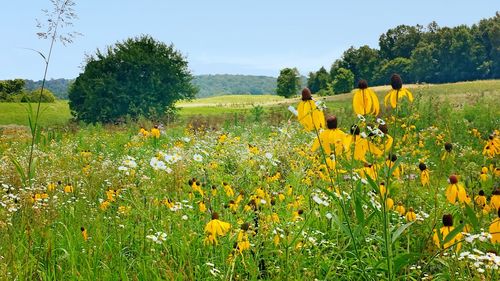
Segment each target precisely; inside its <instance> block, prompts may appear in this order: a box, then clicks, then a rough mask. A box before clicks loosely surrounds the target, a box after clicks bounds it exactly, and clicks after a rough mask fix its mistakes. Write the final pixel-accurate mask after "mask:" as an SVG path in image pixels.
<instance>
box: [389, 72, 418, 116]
mask: <svg viewBox="0 0 500 281" xmlns="http://www.w3.org/2000/svg"><path fill="white" fill-rule="evenodd" d="M391 86H392V90H390V91H389V92H388V93H387V95H385V98H384V104H385V106H386V107H387V106H388V105H389V102H390V105H391V107H392V108H396V106H397V105H398V101H399V100H401V99H402V98H403V97H407V98H408V100H409V101H410V102H413V95H412V93H411V92H410V91H409V90H408V89H406V88H403V81H402V80H401V76H399V75H398V74H393V75H392V77H391Z"/></svg>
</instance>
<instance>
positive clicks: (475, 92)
mask: <svg viewBox="0 0 500 281" xmlns="http://www.w3.org/2000/svg"><path fill="white" fill-rule="evenodd" d="M409 89H410V91H411V92H412V93H413V96H414V101H413V102H409V101H408V100H407V99H402V100H399V101H398V103H397V107H396V108H391V107H390V106H387V107H386V106H385V105H384V97H385V94H386V93H387V92H388V91H389V90H390V87H385V88H384V87H380V88H375V89H374V90H375V91H376V93H377V95H378V99H379V103H380V114H379V116H378V117H375V116H373V114H365V116H364V117H363V116H357V115H356V114H355V113H354V112H353V104H352V103H353V94H344V95H337V96H333V97H327V98H325V102H326V107H327V108H325V109H324V115H325V117H329V116H331V115H336V117H337V121H338V129H337V130H336V132H337V133H338V134H341V133H340V132H339V130H341V131H342V132H343V133H345V135H343V134H341V135H342V138H341V139H340V140H339V139H337V140H338V141H336V142H333V143H332V145H331V146H329V147H328V148H322V145H326V144H325V143H324V139H323V138H320V137H319V136H320V134H321V135H322V130H323V129H321V130H316V129H313V130H310V131H306V130H304V126H303V125H302V124H301V123H300V122H299V121H298V118H297V117H295V115H293V114H292V113H291V112H290V111H289V110H288V109H287V108H288V106H289V105H292V106H294V108H297V105H298V103H299V99H298V98H297V99H292V100H285V99H282V98H280V97H276V96H257V97H255V96H237V97H217V98H208V99H198V100H195V101H192V102H189V103H181V104H179V106H180V107H181V109H180V111H179V114H180V118H179V119H177V120H175V121H172V122H169V123H166V122H162V121H158V122H153V121H145V120H139V121H137V122H132V123H128V124H118V125H99V124H97V125H82V124H80V125H78V124H73V123H67V122H68V120H69V119H70V114H69V110H68V108H67V103H64V102H58V103H56V104H51V105H48V108H47V109H46V110H45V111H43V113H42V117H41V122H42V125H43V130H42V133H41V134H40V135H39V136H37V138H38V145H37V146H36V147H35V151H34V155H35V161H34V162H35V166H34V169H33V171H32V175H31V176H32V177H33V181H32V182H30V181H29V177H30V176H29V175H27V174H26V172H25V171H26V165H27V164H26V163H27V162H28V160H27V157H28V155H29V144H30V141H31V136H30V134H29V131H28V129H26V128H25V127H23V126H14V124H17V125H26V124H27V118H26V115H24V118H26V119H23V111H22V109H23V106H24V105H19V104H7V103H3V104H2V103H0V108H1V110H0V124H2V125H4V126H2V127H0V187H1V189H0V237H1V239H0V279H2V280H73V279H78V280H80V279H82V280H159V279H166V280H172V279H175V280H257V279H263V280H339V279H342V280H359V279H367V280H381V279H394V280H497V279H498V278H499V273H498V267H499V266H500V255H499V253H500V219H499V216H500V213H499V208H500V189H499V183H500V169H499V167H498V165H499V162H498V160H499V156H498V155H499V153H500V131H499V129H500V112H499V110H498V108H499V106H500V103H499V102H498V101H499V100H500V99H499V97H500V92H499V89H500V81H498V80H492V81H477V82H465V83H456V84H444V85H409ZM314 98H315V99H317V100H322V99H323V98H322V97H314ZM43 107H45V105H43ZM221 112H222V113H221ZM210 114H212V115H210ZM207 115H210V116H212V117H207ZM306 118H307V117H306ZM301 121H302V120H301ZM7 124H9V126H5V125H7ZM61 124H68V126H61ZM352 125H357V127H358V128H359V132H357V133H356V132H355V131H356V130H355V129H354V130H352V132H351V126H352ZM384 126H386V127H387V131H385V133H384V132H383V131H384V130H385V129H384ZM324 130H328V129H327V128H325V129H324ZM318 139H319V140H320V141H321V143H317V144H318V145H316V146H314V143H315V142H316V141H318ZM390 139H392V140H393V141H392V142H391V143H390V144H389V140H390ZM313 147H314V148H315V150H314V151H313V149H312V148H313ZM328 150H331V151H328Z"/></svg>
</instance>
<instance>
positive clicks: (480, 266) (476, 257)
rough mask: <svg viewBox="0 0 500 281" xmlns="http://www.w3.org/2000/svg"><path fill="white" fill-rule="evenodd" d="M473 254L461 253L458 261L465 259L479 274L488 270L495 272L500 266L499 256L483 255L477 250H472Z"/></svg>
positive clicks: (492, 254)
mask: <svg viewBox="0 0 500 281" xmlns="http://www.w3.org/2000/svg"><path fill="white" fill-rule="evenodd" d="M473 251H474V253H471V252H462V253H460V257H459V258H458V259H459V260H464V259H467V260H468V261H469V262H470V263H472V265H473V267H474V268H475V269H476V270H477V272H479V273H483V272H485V271H486V270H488V269H493V270H497V269H498V268H499V266H500V256H497V255H496V254H494V253H483V252H482V251H480V250H478V249H473Z"/></svg>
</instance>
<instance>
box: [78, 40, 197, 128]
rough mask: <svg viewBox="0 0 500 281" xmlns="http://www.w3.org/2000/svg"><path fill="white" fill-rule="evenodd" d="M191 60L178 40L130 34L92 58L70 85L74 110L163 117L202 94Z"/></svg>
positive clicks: (99, 117)
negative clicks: (170, 41)
mask: <svg viewBox="0 0 500 281" xmlns="http://www.w3.org/2000/svg"><path fill="white" fill-rule="evenodd" d="M192 79H193V76H192V75H191V72H190V71H189V70H188V63H187V61H186V59H185V58H184V57H183V56H182V54H181V53H180V52H179V51H177V50H175V49H174V46H173V45H172V44H171V45H166V44H165V43H162V42H159V41H156V40H155V39H153V38H152V37H150V36H141V37H136V38H129V39H127V40H125V41H123V42H119V43H116V44H115V45H114V46H111V47H108V48H107V50H106V51H105V52H101V51H100V50H97V52H96V54H95V55H93V56H90V57H88V58H87V64H86V65H85V69H84V72H83V73H81V74H80V75H79V76H78V77H77V78H76V80H75V82H74V84H73V85H72V86H71V88H70V91H69V99H70V102H69V105H70V109H71V112H72V114H73V116H74V117H75V118H76V119H78V120H83V121H85V122H116V121H119V120H123V119H124V118H125V117H127V116H128V117H130V118H137V117H139V116H145V117H148V118H154V117H159V116H161V115H163V114H164V113H165V112H166V110H168V109H173V108H174V103H175V102H176V101H177V100H180V99H190V98H193V97H194V96H195V94H196V88H195V87H194V86H193V85H192V84H191V81H192Z"/></svg>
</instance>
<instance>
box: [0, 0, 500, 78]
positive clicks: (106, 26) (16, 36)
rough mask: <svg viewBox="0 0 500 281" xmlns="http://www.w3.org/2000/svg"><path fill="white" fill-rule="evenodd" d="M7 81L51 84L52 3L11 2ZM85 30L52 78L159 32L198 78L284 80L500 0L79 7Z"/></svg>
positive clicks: (5, 44)
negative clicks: (46, 30) (47, 35)
mask: <svg viewBox="0 0 500 281" xmlns="http://www.w3.org/2000/svg"><path fill="white" fill-rule="evenodd" d="M2 2H3V3H2V4H1V16H0V26H1V27H0V38H1V41H0V79H12V78H27V79H34V80H39V79H41V78H42V77H43V61H42V60H41V59H39V57H38V55H37V54H35V53H33V52H30V51H27V50H25V49H22V48H33V49H37V50H40V51H42V52H44V53H45V52H47V51H48V48H49V43H50V42H49V41H48V40H40V39H38V38H37V36H36V32H38V30H37V28H36V21H35V19H37V18H38V19H43V18H44V17H43V13H42V12H41V9H50V8H51V4H50V1H49V0H3V1H2ZM75 2H77V5H76V7H75V8H76V12H77V14H78V16H79V19H78V20H76V21H75V22H74V27H73V28H72V29H71V30H73V31H78V32H80V33H83V36H81V37H78V38H77V39H76V40H75V42H74V43H73V44H70V45H68V46H66V47H64V46H62V44H60V43H58V44H57V45H56V47H55V49H54V52H53V58H52V61H51V64H50V67H49V71H48V77H49V78H74V77H76V76H78V74H79V73H80V72H81V71H82V69H81V66H82V64H83V61H84V57H85V54H92V53H94V52H95V50H96V49H97V48H100V49H103V48H105V47H106V46H108V45H112V44H114V43H115V42H117V41H121V40H123V39H126V38H128V37H132V36H136V35H140V34H150V35H152V36H153V37H154V38H156V39H158V40H161V41H163V42H166V43H170V42H172V43H174V45H175V46H176V48H177V49H178V50H180V51H181V52H182V53H183V54H184V55H185V56H187V58H188V61H189V67H190V69H191V70H192V72H193V73H194V74H217V73H229V74H255V75H269V76H277V75H278V74H279V70H280V69H281V68H283V67H297V68H298V69H299V71H300V72H301V73H302V74H304V75H307V73H308V72H309V71H313V70H317V69H319V68H320V67H321V66H325V67H327V68H328V69H329V67H330V65H331V63H332V62H333V61H334V60H335V59H337V58H339V57H340V56H341V54H342V52H343V51H344V50H345V49H347V48H348V47H349V46H351V45H354V46H361V45H364V44H367V45H369V46H371V47H377V46H378V38H379V36H380V34H382V33H383V32H385V31H386V30H387V29H388V28H391V27H395V26H397V25H399V24H408V25H415V24H422V25H427V24H428V23H429V22H431V21H433V20H435V21H436V22H437V23H438V24H439V25H440V26H456V25H460V24H467V25H470V24H473V23H476V22H478V21H479V20H480V19H482V18H485V17H492V16H494V14H495V12H496V11H499V10H500V1H499V0H474V1H471V0H418V1H386V0H381V1H375V0H373V1H372V0H365V1H361V0H357V1H356V0H353V1H334V0H331V1H327V0H324V1H320V0H310V1H294V0H247V1H238V0H211V1H209V0H199V1H194V0H178V1H166V0H162V1H160V0H157V1H153V0H142V1H139V0H134V1H133V0H100V1H98V0H75Z"/></svg>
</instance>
